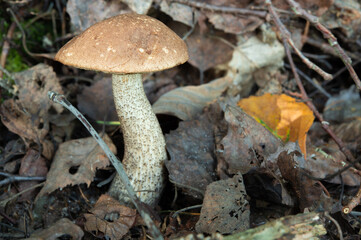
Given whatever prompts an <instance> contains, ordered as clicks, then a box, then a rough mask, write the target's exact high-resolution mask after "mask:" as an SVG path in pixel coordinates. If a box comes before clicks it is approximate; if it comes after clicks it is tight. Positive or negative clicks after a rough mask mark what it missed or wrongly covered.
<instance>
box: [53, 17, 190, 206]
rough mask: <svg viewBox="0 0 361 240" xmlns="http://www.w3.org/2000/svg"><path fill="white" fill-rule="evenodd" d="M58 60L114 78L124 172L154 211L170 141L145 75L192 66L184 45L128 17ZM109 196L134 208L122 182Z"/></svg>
mask: <svg viewBox="0 0 361 240" xmlns="http://www.w3.org/2000/svg"><path fill="white" fill-rule="evenodd" d="M55 60H57V61H59V62H61V63H63V64H65V65H70V66H74V67H77V68H82V69H88V70H95V71H101V72H106V73H111V74H112V86H113V96H114V102H115V106H116V110H117V113H118V116H119V120H120V127H121V130H122V132H123V137H124V145H125V147H124V148H125V153H124V159H123V164H124V168H125V169H126V172H127V174H128V176H129V179H130V182H131V183H132V185H133V188H134V189H135V191H137V194H138V197H139V198H140V200H141V201H143V202H145V203H147V204H150V205H154V204H155V203H156V202H157V200H158V199H159V196H160V193H161V190H162V188H163V184H164V161H165V160H166V157H167V156H166V150H165V140H164V136H163V134H162V131H161V128H160V126H159V123H158V120H157V118H156V116H155V114H154V113H153V111H152V107H151V105H150V103H149V101H148V99H147V97H146V95H145V93H144V89H143V83H142V73H146V72H155V71H161V70H164V69H168V68H172V67H174V66H176V65H179V64H182V63H184V62H185V61H187V60H188V51H187V47H186V44H185V43H184V41H182V39H180V38H179V37H178V36H177V35H176V34H175V33H174V32H173V31H172V30H171V29H169V28H168V27H167V26H166V25H164V24H163V23H162V22H160V21H158V20H156V19H154V18H152V17H149V16H146V15H138V14H133V13H132V14H123V15H118V16H115V17H112V18H109V19H106V20H104V21H101V22H99V23H96V24H95V25H93V26H91V27H89V28H88V29H87V30H85V31H84V32H83V33H81V34H80V35H78V36H77V37H75V38H73V39H72V40H70V41H69V42H68V43H67V44H66V45H64V46H63V47H62V48H61V49H60V50H59V52H58V53H57V54H56V56H55ZM99 107H102V106H99ZM109 193H110V195H112V196H113V197H116V198H117V199H119V200H120V201H122V202H125V203H129V198H128V197H127V192H126V190H125V188H124V187H123V184H122V182H121V180H120V178H119V177H118V176H116V177H115V179H114V180H113V182H112V184H111V187H110V190H109Z"/></svg>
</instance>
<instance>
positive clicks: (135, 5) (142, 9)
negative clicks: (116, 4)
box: [122, 0, 153, 14]
mask: <svg viewBox="0 0 361 240" xmlns="http://www.w3.org/2000/svg"><path fill="white" fill-rule="evenodd" d="M122 2H124V3H126V4H127V5H128V7H129V8H130V9H132V11H133V12H136V13H138V14H147V12H148V10H149V8H150V7H151V6H152V3H153V0H136V1H134V0H122Z"/></svg>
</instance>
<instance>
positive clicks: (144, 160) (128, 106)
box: [109, 74, 167, 205]
mask: <svg viewBox="0 0 361 240" xmlns="http://www.w3.org/2000/svg"><path fill="white" fill-rule="evenodd" d="M112 78H113V81H112V85H113V95H114V102H115V107H116V109H117V112H118V116H119V120H120V127H121V129H122V132H123V137H124V145H125V146H124V158H123V165H124V168H125V171H126V173H127V175H128V177H129V179H130V182H131V184H132V185H133V188H134V190H135V191H136V192H137V195H138V197H139V199H140V200H141V201H142V202H144V203H147V204H149V205H154V204H156V202H157V201H158V199H159V196H160V193H161V191H162V189H163V182H164V169H163V165H164V161H165V160H166V158H167V154H166V150H165V140H164V136H163V133H162V130H161V128H160V126H159V123H158V120H157V118H156V116H155V114H154V112H153V110H152V107H151V105H150V103H149V101H148V99H147V97H146V95H145V93H144V89H143V82H142V75H141V74H125V75H115V74H113V76H112ZM109 194H110V195H111V196H113V197H115V198H117V199H118V200H119V201H121V202H124V203H130V200H129V198H128V197H127V191H126V189H125V188H124V186H123V183H122V181H121V180H120V178H119V176H118V175H117V176H116V177H115V179H114V180H113V182H112V184H111V186H110V190H109Z"/></svg>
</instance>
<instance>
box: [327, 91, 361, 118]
mask: <svg viewBox="0 0 361 240" xmlns="http://www.w3.org/2000/svg"><path fill="white" fill-rule="evenodd" d="M323 116H324V118H325V120H327V121H333V122H344V121H351V120H353V119H356V118H359V117H360V116H361V99H360V95H359V93H358V91H357V90H356V89H355V86H354V85H353V86H351V87H350V88H349V89H347V90H343V91H341V92H340V94H339V95H337V96H333V97H331V98H329V99H328V100H327V102H326V105H325V108H324V109H323Z"/></svg>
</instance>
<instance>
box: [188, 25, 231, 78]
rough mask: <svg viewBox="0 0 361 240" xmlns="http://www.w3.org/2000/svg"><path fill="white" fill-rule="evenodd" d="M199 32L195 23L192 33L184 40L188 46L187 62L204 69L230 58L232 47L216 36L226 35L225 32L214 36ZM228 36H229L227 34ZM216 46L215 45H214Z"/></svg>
mask: <svg viewBox="0 0 361 240" xmlns="http://www.w3.org/2000/svg"><path fill="white" fill-rule="evenodd" d="M207 34H208V33H201V31H200V27H199V26H198V25H197V27H195V29H194V31H193V32H192V34H191V35H190V36H189V37H188V38H187V39H186V40H185V41H186V43H187V46H188V53H189V60H188V62H189V63H190V64H192V65H193V66H195V67H197V68H198V69H199V70H200V71H205V70H207V69H210V68H212V67H215V66H217V65H219V64H221V63H226V62H228V61H229V60H231V58H232V53H233V50H234V49H233V48H232V47H231V46H229V45H228V44H226V43H224V42H223V41H221V40H220V39H218V38H224V37H226V36H225V34H222V35H220V34H219V35H220V36H217V38H216V37H210V36H207ZM228 37H229V36H228ZM214 46H217V47H214Z"/></svg>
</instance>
